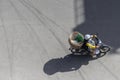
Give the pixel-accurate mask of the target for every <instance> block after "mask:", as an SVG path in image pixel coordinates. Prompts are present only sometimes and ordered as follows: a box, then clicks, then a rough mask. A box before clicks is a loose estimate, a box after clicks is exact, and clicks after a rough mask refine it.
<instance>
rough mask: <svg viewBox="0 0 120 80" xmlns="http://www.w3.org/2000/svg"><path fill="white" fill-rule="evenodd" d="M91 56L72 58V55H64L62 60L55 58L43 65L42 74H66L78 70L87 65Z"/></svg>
mask: <svg viewBox="0 0 120 80" xmlns="http://www.w3.org/2000/svg"><path fill="white" fill-rule="evenodd" d="M90 60H93V58H92V57H91V56H83V55H81V56H74V55H72V54H70V55H66V56H65V57H64V58H56V59H52V60H50V61H48V62H47V63H46V64H45V65H44V69H43V70H44V72H45V73H46V74H48V75H53V74H55V73H56V72H68V71H74V70H78V69H79V68H80V67H81V66H82V65H87V64H88V63H89V61H90Z"/></svg>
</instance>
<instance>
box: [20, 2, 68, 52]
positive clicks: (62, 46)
mask: <svg viewBox="0 0 120 80" xmlns="http://www.w3.org/2000/svg"><path fill="white" fill-rule="evenodd" d="M19 1H20V2H21V3H22V4H23V5H24V6H25V7H26V8H27V9H29V10H30V11H31V12H32V13H33V14H34V15H35V16H36V18H37V19H38V20H39V21H40V22H41V23H42V24H43V25H44V26H46V29H48V30H49V31H50V32H51V33H52V34H53V36H54V37H55V38H56V40H57V41H58V42H59V43H60V45H61V48H63V50H64V51H65V53H68V49H67V48H66V47H65V45H64V44H63V43H62V41H61V40H60V39H59V38H58V36H57V35H55V32H54V31H52V29H50V28H49V27H48V25H47V23H45V22H44V21H43V20H42V19H44V18H43V17H42V16H41V17H40V16H39V15H37V14H36V13H35V12H36V11H33V9H34V8H33V9H32V7H31V6H30V5H27V3H26V2H25V1H24V2H23V1H21V0H19Z"/></svg>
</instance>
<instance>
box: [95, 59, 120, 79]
mask: <svg viewBox="0 0 120 80" xmlns="http://www.w3.org/2000/svg"><path fill="white" fill-rule="evenodd" d="M97 61H98V62H99V63H100V64H101V65H103V67H104V68H105V69H106V70H107V71H108V72H109V73H110V74H111V75H112V76H113V77H114V78H115V79H116V80H120V79H119V78H118V77H117V76H116V75H115V74H114V73H113V72H112V71H111V70H110V69H109V68H108V67H107V66H106V65H105V64H104V63H102V62H101V61H100V60H97Z"/></svg>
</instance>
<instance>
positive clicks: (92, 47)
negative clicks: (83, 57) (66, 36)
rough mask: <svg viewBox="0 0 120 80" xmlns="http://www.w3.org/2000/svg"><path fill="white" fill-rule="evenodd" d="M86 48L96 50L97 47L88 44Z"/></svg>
mask: <svg viewBox="0 0 120 80" xmlns="http://www.w3.org/2000/svg"><path fill="white" fill-rule="evenodd" d="M86 46H88V47H89V48H90V49H95V48H96V46H94V45H92V44H90V43H87V44H86Z"/></svg>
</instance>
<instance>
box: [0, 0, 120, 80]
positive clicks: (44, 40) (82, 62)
mask: <svg viewBox="0 0 120 80" xmlns="http://www.w3.org/2000/svg"><path fill="white" fill-rule="evenodd" d="M85 1H87V0H0V80H120V76H119V75H120V55H119V53H120V49H119V43H118V44H117V42H118V41H114V43H115V42H116V43H115V44H116V45H114V46H113V45H112V44H111V43H112V42H110V44H111V45H110V46H112V47H113V48H114V47H115V51H113V52H110V53H108V54H107V55H105V56H103V57H101V58H99V59H92V58H91V57H89V56H73V55H71V52H70V51H69V50H68V48H69V44H68V41H67V40H68V36H69V34H70V33H71V32H72V31H74V30H79V27H80V26H81V25H82V24H86V25H89V24H88V23H90V21H92V20H93V22H92V23H94V21H96V20H97V19H99V20H97V21H96V23H98V22H100V23H101V24H100V23H99V24H97V26H98V25H102V24H103V23H104V24H105V23H107V24H110V23H111V22H112V21H115V20H116V18H117V19H118V20H119V19H120V18H119V17H112V18H110V19H111V20H112V21H111V22H109V21H107V20H108V18H109V17H110V16H111V15H112V14H111V15H110V16H108V17H106V18H107V19H105V20H106V21H104V22H103V20H101V18H99V17H97V16H100V15H98V13H94V14H93V13H91V11H92V10H90V9H91V8H95V7H94V6H93V7H89V6H90V5H91V2H92V3H94V1H95V0H91V2H90V1H88V2H85ZM101 1H102V0H101ZM110 1H111V0H110ZM103 2H104V1H103ZM89 3H90V5H89ZM98 3H99V2H98ZM98 3H95V4H98ZM116 3H118V2H116ZM101 4H102V2H101ZM93 5H94V4H93ZM109 5H111V7H110V8H113V5H112V4H109ZM114 5H116V4H115V3H114ZM98 7H100V6H98ZM104 7H105V6H104ZM86 8H88V9H86ZM102 8H103V7H102ZM116 8H117V7H116ZM98 9H101V8H98ZM95 10H97V9H96V8H95V9H93V11H92V12H95ZM112 10H114V9H112ZM112 10H111V13H113V14H114V15H115V13H117V12H115V11H117V10H114V12H115V13H114V12H112ZM105 11H106V10H105ZM86 12H87V14H86ZM98 12H101V11H99V10H98ZM103 12H104V11H103ZM103 12H102V13H101V14H102V15H104V14H103ZM109 12H110V10H109ZM88 14H89V15H88ZM90 14H91V15H92V18H93V16H94V15H95V16H96V17H95V18H93V19H92V18H91V16H90ZM99 14H100V13H99ZM106 15H107V14H106ZM116 15H117V16H118V14H116ZM86 16H87V17H86ZM101 17H104V16H101ZM86 19H87V20H86ZM102 19H104V18H102ZM116 23H117V24H118V23H119V22H116ZM114 24H115V23H114ZM110 25H111V24H110ZM92 26H93V25H92ZM85 27H86V26H85ZM111 27H112V26H111ZM81 29H82V28H81ZM110 29H112V28H110ZM116 30H117V31H118V32H119V30H120V29H116ZM106 32H107V31H106ZM106 36H107V34H106ZM109 36H110V35H109ZM111 37H112V36H111ZM102 38H103V39H104V37H102ZM109 38H110V37H109ZM109 38H108V39H109ZM117 40H120V38H117ZM105 41H107V39H106V38H105Z"/></svg>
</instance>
